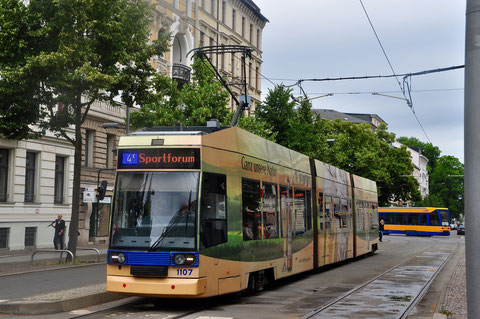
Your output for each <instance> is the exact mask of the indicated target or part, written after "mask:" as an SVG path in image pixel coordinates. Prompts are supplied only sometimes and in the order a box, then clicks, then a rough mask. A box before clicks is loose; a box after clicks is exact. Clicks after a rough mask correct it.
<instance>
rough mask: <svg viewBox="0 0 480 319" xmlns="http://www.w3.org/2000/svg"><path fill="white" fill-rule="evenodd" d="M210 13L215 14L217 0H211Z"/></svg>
mask: <svg viewBox="0 0 480 319" xmlns="http://www.w3.org/2000/svg"><path fill="white" fill-rule="evenodd" d="M210 13H211V14H212V16H215V0H210Z"/></svg>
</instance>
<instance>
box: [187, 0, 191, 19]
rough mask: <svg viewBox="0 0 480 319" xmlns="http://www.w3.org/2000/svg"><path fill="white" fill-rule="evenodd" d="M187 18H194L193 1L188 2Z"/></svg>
mask: <svg viewBox="0 0 480 319" xmlns="http://www.w3.org/2000/svg"><path fill="white" fill-rule="evenodd" d="M187 17H189V18H191V17H192V0H187Z"/></svg>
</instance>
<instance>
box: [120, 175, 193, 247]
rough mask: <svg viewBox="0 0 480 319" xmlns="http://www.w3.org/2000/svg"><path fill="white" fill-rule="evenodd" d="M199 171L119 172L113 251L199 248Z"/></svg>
mask: <svg viewBox="0 0 480 319" xmlns="http://www.w3.org/2000/svg"><path fill="white" fill-rule="evenodd" d="M198 179H199V173H198V172H118V174H117V182H116V191H115V202H114V209H113V216H112V232H111V238H110V247H111V248H127V249H137V250H143V249H145V250H151V251H153V250H171V249H194V248H195V233H196V232H195V220H196V213H197V194H198Z"/></svg>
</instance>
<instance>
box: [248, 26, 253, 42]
mask: <svg viewBox="0 0 480 319" xmlns="http://www.w3.org/2000/svg"><path fill="white" fill-rule="evenodd" d="M249 40H250V43H253V24H251V23H250V38H249Z"/></svg>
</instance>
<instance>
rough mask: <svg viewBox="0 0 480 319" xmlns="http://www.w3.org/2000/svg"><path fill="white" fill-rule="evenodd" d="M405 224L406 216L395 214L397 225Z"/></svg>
mask: <svg viewBox="0 0 480 319" xmlns="http://www.w3.org/2000/svg"><path fill="white" fill-rule="evenodd" d="M406 224H407V214H397V225H406Z"/></svg>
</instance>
